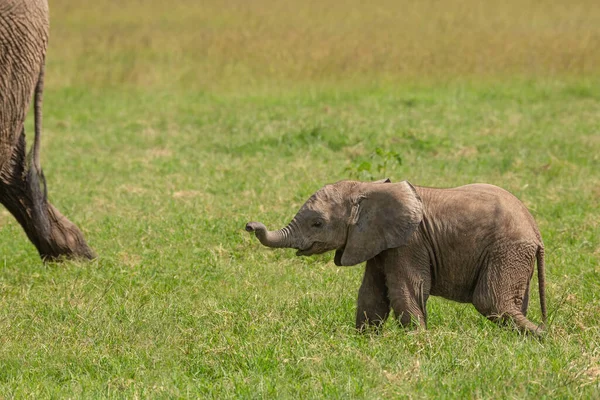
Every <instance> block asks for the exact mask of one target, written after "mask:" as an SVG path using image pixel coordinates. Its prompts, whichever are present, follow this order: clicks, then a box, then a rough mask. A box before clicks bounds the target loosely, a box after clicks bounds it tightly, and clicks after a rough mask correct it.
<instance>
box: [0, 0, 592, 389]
mask: <svg viewBox="0 0 600 400" xmlns="http://www.w3.org/2000/svg"><path fill="white" fill-rule="evenodd" d="M50 3H51V4H50V6H51V11H52V29H51V45H50V49H49V55H48V68H47V76H46V82H47V84H46V86H47V91H46V94H45V106H44V107H45V118H44V124H45V125H44V136H43V154H42V157H43V165H44V170H45V173H46V177H47V180H48V185H49V195H50V198H51V200H52V201H53V203H54V204H55V205H56V206H57V207H58V208H59V209H61V211H62V212H63V213H65V214H66V215H68V216H69V217H70V218H71V219H72V220H73V221H74V222H76V223H77V224H78V225H79V226H80V227H81V228H82V230H83V231H84V233H85V235H86V237H87V238H88V240H89V243H90V245H91V246H92V247H93V248H94V249H95V250H96V251H97V253H98V254H99V257H98V259H97V260H95V261H93V262H90V263H79V262H65V263H57V264H52V263H51V264H42V263H41V262H40V261H39V259H38V256H37V253H36V251H35V249H34V247H33V245H31V244H30V243H29V242H28V241H27V240H26V237H25V234H24V233H23V232H22V231H21V229H20V227H19V226H18V224H17V223H16V222H15V220H14V219H13V218H12V217H11V216H10V215H9V214H8V213H7V212H6V211H5V210H4V209H1V210H0V237H1V238H2V240H1V241H0V254H2V259H1V260H0V398H23V397H28V398H55V397H60V398H98V397H100V398H106V397H110V398H201V397H208V398H211V397H212V398H320V397H325V398H344V399H345V398H365V399H377V398H535V399H538V398H583V399H591V398H598V397H599V396H600V265H599V264H600V263H599V260H600V244H599V243H600V7H597V6H595V2H593V1H579V2H575V3H573V2H566V1H564V2H552V3H550V2H536V1H525V2H523V1H519V2H516V1H512V0H509V1H507V2H501V3H494V4H492V3H489V4H488V2H485V3H482V2H477V1H474V0H466V1H460V2H459V1H449V2H444V3H442V4H440V3H438V2H434V1H425V2H408V1H400V2H393V1H377V2H375V3H372V4H371V5H369V6H366V5H364V4H363V3H364V2H359V1H346V2H342V1H337V0H332V1H330V2H316V1H305V2H301V3H300V2H291V1H280V2H274V1H268V0H257V1H253V2H245V1H239V0H238V1H234V0H227V1H219V2H217V1H206V2H197V1H188V2H185V1H173V2H163V3H162V5H159V4H155V3H158V2H139V1H137V2H136V1H133V0H128V1H123V2H109V1H108V0H101V1H95V2H87V1H84V2H78V3H77V4H75V3H73V2H69V1H67V0H52V1H51V2H50ZM88 3H89V4H88ZM146 3H147V4H146ZM546 3H548V4H546ZM28 132H29V136H28V137H29V138H31V136H32V133H31V132H32V129H31V121H28ZM383 177H390V178H391V179H392V180H393V181H399V180H403V179H409V180H410V181H411V182H413V183H414V184H418V185H426V186H455V185H461V184H466V183H471V182H488V183H493V184H496V185H499V186H502V187H504V188H506V189H508V190H510V191H511V192H513V193H514V194H515V195H517V196H518V197H519V198H521V199H522V200H523V201H524V203H525V204H526V205H527V206H528V207H529V208H530V210H531V211H532V213H533V215H534V216H535V218H536V220H537V221H538V224H539V226H540V229H541V231H542V235H543V237H544V241H545V245H546V265H547V301H548V308H549V314H550V318H549V335H548V337H547V338H546V339H545V340H543V341H538V340H536V339H532V338H529V337H523V336H521V335H519V334H518V333H516V332H514V331H511V330H509V329H506V328H502V327H498V326H496V325H494V324H492V323H490V322H488V321H487V320H486V319H485V318H483V317H482V316H480V315H479V314H478V313H477V312H476V311H475V310H474V308H473V307H472V306H470V305H464V304H457V303H453V302H449V301H446V300H443V299H440V298H431V299H430V301H429V303H428V311H429V329H428V330H417V331H411V330H404V329H401V328H399V327H398V326H396V325H395V324H394V323H393V321H388V323H387V324H386V326H385V329H384V330H383V332H382V333H381V334H380V335H363V336H361V335H358V334H357V333H355V331H354V312H355V310H354V308H355V301H356V294H357V291H358V287H359V285H360V280H361V276H362V268H361V267H353V268H338V267H335V266H334V265H333V261H332V254H325V255H322V256H313V257H309V258H297V257H295V256H294V251H293V250H269V249H266V248H264V247H262V246H261V245H260V244H259V243H258V240H256V238H253V237H251V236H250V235H248V234H247V233H246V232H244V230H243V228H244V226H245V223H246V222H247V221H250V220H260V221H262V222H264V223H265V224H266V225H267V226H268V227H270V228H276V227H277V228H278V227H281V226H283V225H284V224H286V223H287V222H289V220H290V218H291V217H292V216H293V215H294V214H295V212H296V211H297V210H298V208H299V207H300V206H301V205H302V203H303V202H304V201H305V200H306V198H308V196H309V195H310V194H312V193H313V192H314V191H315V190H317V189H318V188H320V187H321V186H322V185H324V184H326V183H331V182H335V181H337V180H340V179H347V178H352V179H361V180H372V179H380V178H383ZM534 279H536V278H534ZM536 282H537V281H536ZM532 287H537V283H535V284H534V285H533V286H532ZM532 296H533V299H532V301H531V302H530V313H529V315H530V317H531V319H532V320H533V321H536V322H539V321H540V319H541V315H540V308H539V302H538V295H537V290H533V291H532Z"/></svg>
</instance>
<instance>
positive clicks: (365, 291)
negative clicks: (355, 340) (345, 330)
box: [356, 259, 390, 332]
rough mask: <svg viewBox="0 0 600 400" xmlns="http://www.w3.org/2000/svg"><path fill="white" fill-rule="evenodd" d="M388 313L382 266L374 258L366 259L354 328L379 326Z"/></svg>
mask: <svg viewBox="0 0 600 400" xmlns="http://www.w3.org/2000/svg"><path fill="white" fill-rule="evenodd" d="M389 313H390V301H389V299H388V289H387V286H386V283H385V274H384V272H383V268H382V266H381V265H379V263H378V262H377V261H376V259H371V260H368V261H367V266H366V268H365V275H364V277H363V281H362V285H361V286H360V289H359V291H358V307H357V309H356V329H358V330H359V331H361V332H362V331H364V330H365V329H366V328H367V327H369V326H374V327H375V328H379V327H381V325H383V323H384V322H385V321H386V319H387V317H388V315H389Z"/></svg>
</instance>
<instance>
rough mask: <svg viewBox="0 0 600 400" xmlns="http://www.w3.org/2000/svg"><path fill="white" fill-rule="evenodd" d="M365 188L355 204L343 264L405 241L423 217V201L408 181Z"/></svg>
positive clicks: (368, 256) (363, 259)
mask: <svg viewBox="0 0 600 400" xmlns="http://www.w3.org/2000/svg"><path fill="white" fill-rule="evenodd" d="M364 187H365V189H364V191H363V192H362V193H360V194H359V195H358V198H357V201H356V204H355V205H354V206H353V207H354V208H353V210H352V216H351V221H350V226H349V229H348V238H347V239H346V246H345V247H344V250H343V254H342V255H341V259H340V260H339V261H340V262H339V263H340V265H356V264H359V263H361V262H364V261H367V260H369V259H371V258H373V257H375V256H376V255H377V254H379V253H381V252H382V251H384V250H387V249H391V248H395V247H400V246H402V245H404V244H406V243H407V242H408V240H409V239H410V237H411V235H412V234H413V233H414V232H415V230H416V229H417V227H418V226H419V224H420V223H421V220H422V219H423V203H422V202H421V198H420V197H419V196H418V195H417V192H416V191H415V188H414V187H413V186H412V185H411V184H410V183H409V182H408V181H404V182H400V183H390V184H386V185H381V184H365V186H364Z"/></svg>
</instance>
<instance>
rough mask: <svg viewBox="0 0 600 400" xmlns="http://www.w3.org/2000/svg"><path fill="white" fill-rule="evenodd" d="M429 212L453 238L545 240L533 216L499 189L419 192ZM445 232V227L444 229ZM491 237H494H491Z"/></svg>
mask: <svg viewBox="0 0 600 400" xmlns="http://www.w3.org/2000/svg"><path fill="white" fill-rule="evenodd" d="M416 190H417V193H418V194H419V195H420V196H421V198H422V200H423V204H424V208H425V212H426V213H427V214H429V215H430V216H431V217H432V218H433V219H434V220H436V221H438V222H439V221H443V222H441V225H446V224H448V225H447V226H446V227H445V228H447V229H448V231H447V233H449V234H450V235H451V236H453V235H452V233H454V234H456V235H457V236H463V235H466V236H467V237H471V238H473V237H475V238H476V237H480V238H481V239H488V240H489V239H490V238H491V237H495V238H498V239H501V240H514V241H522V240H526V241H533V242H535V243H536V244H541V236H540V233H539V230H538V227H537V225H536V223H535V220H534V219H533V217H532V215H531V213H530V212H529V210H528V209H527V207H525V205H524V204H523V203H522V202H521V201H520V200H519V199H518V198H516V197H515V196H514V195H512V194H511V193H510V192H508V191H506V190H504V189H502V188H499V187H498V186H494V185H489V184H484V183H474V184H470V185H465V186H459V187H456V188H450V189H433V188H416ZM440 228H441V227H440ZM490 236H491V237H490Z"/></svg>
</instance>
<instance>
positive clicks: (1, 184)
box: [0, 0, 95, 260]
mask: <svg viewBox="0 0 600 400" xmlns="http://www.w3.org/2000/svg"><path fill="white" fill-rule="evenodd" d="M48 24H49V22H48V4H47V2H46V1H45V0H0V203H2V204H3V205H4V206H5V207H6V208H7V209H8V211H10V212H11V214H13V215H14V216H15V218H16V219H17V221H18V222H19V224H21V226H22V227H23V229H24V230H25V233H26V234H27V236H28V237H29V239H30V240H31V242H32V243H33V244H34V245H35V246H36V248H37V250H38V252H39V254H40V256H41V257H42V259H44V260H56V259H61V258H88V259H89V258H93V257H94V256H95V255H94V252H93V251H92V250H91V249H90V248H89V246H88V245H87V243H86V241H85V239H84V238H83V235H82V233H81V232H80V231H79V229H78V228H77V227H76V226H75V225H74V224H73V223H72V222H71V221H69V220H68V219H67V218H66V217H65V216H63V215H62V214H61V213H60V212H59V211H58V210H57V209H56V208H55V207H54V206H53V205H52V204H50V203H49V202H48V200H47V198H46V182H45V179H44V175H43V173H42V169H41V165H40V134H41V123H42V121H41V120H42V92H43V82H44V60H45V57H46V47H47V44H48ZM34 95H35V101H34V111H35V140H34V143H33V147H32V151H31V153H30V154H29V155H28V156H26V145H25V130H24V126H23V124H24V121H25V116H26V114H27V110H28V108H29V103H30V101H31V98H32V96H34Z"/></svg>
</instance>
